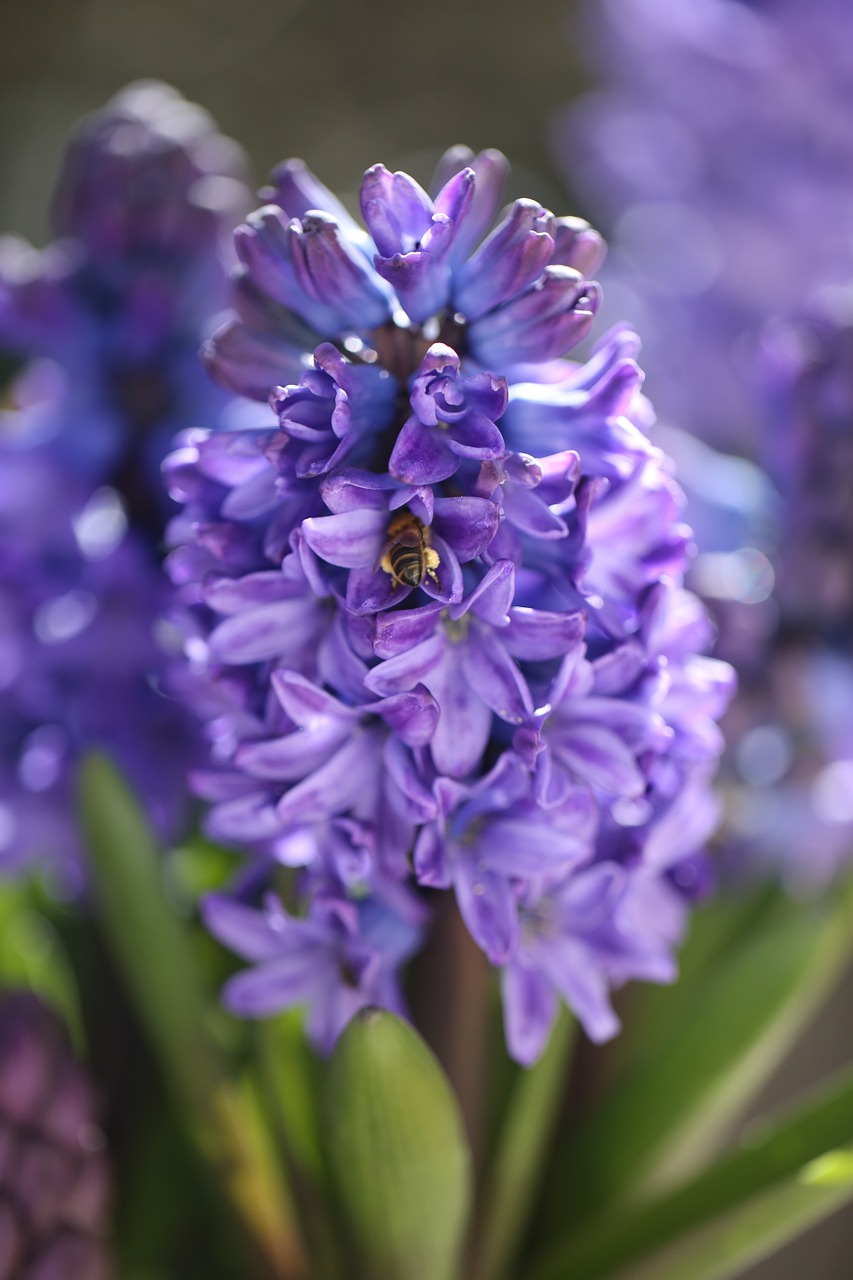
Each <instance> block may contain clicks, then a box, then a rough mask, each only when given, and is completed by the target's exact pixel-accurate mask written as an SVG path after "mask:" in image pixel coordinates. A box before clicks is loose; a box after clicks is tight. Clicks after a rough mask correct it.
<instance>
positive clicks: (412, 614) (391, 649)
mask: <svg viewBox="0 0 853 1280" xmlns="http://www.w3.org/2000/svg"><path fill="white" fill-rule="evenodd" d="M443 607H444V606H443V605H442V604H440V603H438V602H437V603H435V604H427V605H422V606H421V608H419V609H395V610H393V612H391V613H385V614H382V616H381V617H379V618H377V619H376V630H375V632H374V638H373V649H374V652H375V654H376V656H377V658H394V657H396V656H397V654H399V653H403V652H405V651H406V650H409V649H413V648H414V647H415V645H419V644H422V643H423V642H424V640H428V639H429V637H430V636H431V635H432V634H433V633H434V631H435V628H436V624H437V622H438V620H439V618H440V617H441V614H442V611H443Z"/></svg>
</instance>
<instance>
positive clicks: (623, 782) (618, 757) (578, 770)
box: [551, 722, 646, 798]
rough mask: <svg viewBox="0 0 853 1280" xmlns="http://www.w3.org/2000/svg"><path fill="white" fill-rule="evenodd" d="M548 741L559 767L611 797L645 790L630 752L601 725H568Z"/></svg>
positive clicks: (636, 793) (640, 774) (641, 775)
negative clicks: (566, 729) (564, 730)
mask: <svg viewBox="0 0 853 1280" xmlns="http://www.w3.org/2000/svg"><path fill="white" fill-rule="evenodd" d="M551 742H552V745H553V749H554V751H555V754H556V755H557V757H558V758H559V759H560V760H561V761H562V762H563V764H565V765H566V766H567V767H568V768H569V769H571V770H572V772H573V773H574V774H575V775H576V776H577V777H578V778H581V779H582V780H583V781H584V782H588V783H589V784H590V785H591V786H593V787H600V788H601V790H602V791H606V792H608V794H610V795H613V796H629V797H632V798H634V797H636V796H641V795H642V794H643V792H644V791H645V789H646V779H645V778H644V777H643V774H642V772H641V771H640V768H639V766H638V765H637V761H636V760H635V758H634V755H633V752H631V751H630V750H629V749H628V747H626V745H625V743H624V742H623V741H622V739H621V738H620V737H618V736H617V735H616V734H615V733H613V732H612V731H611V730H610V729H607V728H605V727H604V726H603V725H599V724H594V723H591V722H582V723H577V724H572V725H571V728H570V729H569V730H568V731H567V732H565V733H562V732H559V731H558V732H556V733H554V734H553V735H552V736H551Z"/></svg>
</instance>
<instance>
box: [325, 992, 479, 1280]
mask: <svg viewBox="0 0 853 1280" xmlns="http://www.w3.org/2000/svg"><path fill="white" fill-rule="evenodd" d="M326 1104H327V1106H326V1120H327V1150H328V1158H329V1166H330V1172H331V1175H332V1178H333V1180H334V1183H335V1189H336V1192H337V1196H338V1201H339V1204H340V1207H341V1211H342V1215H343V1218H344V1221H345V1224H346V1227H347V1229H348V1231H349V1234H350V1236H351V1238H352V1241H353V1245H354V1249H355V1252H356V1254H357V1256H358V1259H359V1265H358V1266H355V1267H354V1268H353V1274H355V1275H358V1276H359V1277H361V1278H362V1280H453V1277H455V1276H457V1275H458V1274H459V1267H460V1263H461V1252H462V1248H463V1242H464V1233H465V1228H466V1226H467V1222H468V1215H469V1209H470V1203H471V1158H470V1152H469V1150H468V1146H467V1143H466V1140H465V1137H464V1134H463V1131H462V1123H461V1119H460V1116H459V1110H458V1107H457V1105H456V1101H455V1099H454V1097H453V1095H452V1093H451V1091H450V1089H449V1086H448V1084H447V1081H446V1079H445V1077H444V1075H443V1073H442V1071H441V1068H440V1067H439V1065H438V1063H437V1062H436V1060H435V1058H434V1057H433V1055H432V1054H431V1052H430V1051H429V1049H427V1047H426V1045H425V1044H424V1043H423V1041H422V1040H421V1039H420V1037H419V1036H418V1034H417V1032H415V1031H414V1030H413V1029H412V1028H411V1027H410V1026H408V1025H407V1024H406V1023H405V1022H402V1021H401V1020H400V1019H399V1018H396V1017H394V1016H393V1014H390V1013H386V1012H384V1011H381V1010H378V1009H367V1010H363V1011H362V1012H361V1013H359V1014H357V1015H356V1017H355V1018H354V1019H353V1021H352V1022H351V1023H350V1024H349V1026H348V1027H347V1029H346V1030H345V1032H344V1033H343V1035H342V1036H341V1039H340V1040H339V1041H338V1045H337V1048H336V1049H335V1053H334V1055H333V1058H332V1062H331V1066H330V1070H329V1077H328V1082H327V1092H326Z"/></svg>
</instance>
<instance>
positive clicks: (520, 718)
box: [462, 627, 533, 724]
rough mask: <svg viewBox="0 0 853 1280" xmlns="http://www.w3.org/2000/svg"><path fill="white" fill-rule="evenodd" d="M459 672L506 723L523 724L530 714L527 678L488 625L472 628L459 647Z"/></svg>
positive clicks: (531, 705) (531, 702)
mask: <svg viewBox="0 0 853 1280" xmlns="http://www.w3.org/2000/svg"><path fill="white" fill-rule="evenodd" d="M462 674H463V678H464V679H465V680H466V681H467V682H468V684H469V685H470V687H471V689H472V690H473V691H474V692H475V693H476V694H477V696H478V697H479V698H481V699H482V701H483V702H484V703H485V704H486V706H487V707H491V709H492V711H494V712H495V714H496V715H499V716H500V718H501V719H502V720H506V721H507V722H508V723H509V724H524V723H525V722H526V721H527V720H528V719H529V718H530V717H531V716H532V715H533V699H532V698H531V696H530V690H529V688H528V687H527V681H526V680H525V679H524V676H523V675H522V674H521V672H520V671H519V669H518V667H517V666H516V664H515V662H513V660H512V658H511V657H510V656H509V654H508V653H507V651H506V650H505V649H504V647H503V645H502V644H501V642H500V640H499V639H498V637H497V636H496V635H495V634H494V632H493V631H491V630H490V629H489V628H488V627H473V628H472V629H471V632H470V634H469V637H468V643H467V645H465V646H464V647H463V648H462Z"/></svg>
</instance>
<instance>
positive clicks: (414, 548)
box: [376, 511, 441, 587]
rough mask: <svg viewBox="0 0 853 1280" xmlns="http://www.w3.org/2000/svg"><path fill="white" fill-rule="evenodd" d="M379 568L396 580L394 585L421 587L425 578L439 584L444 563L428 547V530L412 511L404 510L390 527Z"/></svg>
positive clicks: (436, 553) (378, 561) (379, 560)
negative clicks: (439, 571)
mask: <svg viewBox="0 0 853 1280" xmlns="http://www.w3.org/2000/svg"><path fill="white" fill-rule="evenodd" d="M376 563H377V567H378V568H380V569H384V570H385V572H386V573H387V574H390V575H391V577H392V578H393V579H394V585H395V586H403V587H419V586H420V585H421V583H422V582H423V580H424V578H427V577H429V578H432V580H433V582H435V583H437V582H438V578H437V577H436V573H435V571H436V569H437V568H438V566H439V565H440V563H441V561H440V559H439V555H438V552H437V551H434V550H433V549H432V547H431V546H430V545H429V529H428V527H427V526H426V525H425V524H424V522H423V521H422V520H419V519H418V517H417V516H414V515H412V513H411V511H401V512H400V514H399V515H397V516H395V517H394V519H393V520H392V521H391V523H390V524H389V525H388V536H387V540H386V542H385V546H384V547H383V548H382V553H381V555H380V557H379V559H378V560H377V562H376Z"/></svg>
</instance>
